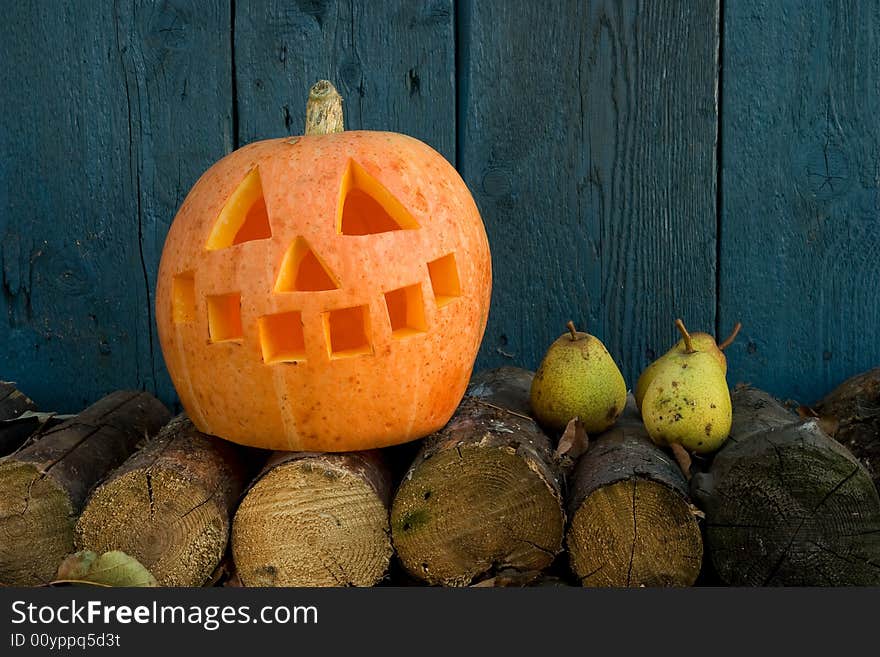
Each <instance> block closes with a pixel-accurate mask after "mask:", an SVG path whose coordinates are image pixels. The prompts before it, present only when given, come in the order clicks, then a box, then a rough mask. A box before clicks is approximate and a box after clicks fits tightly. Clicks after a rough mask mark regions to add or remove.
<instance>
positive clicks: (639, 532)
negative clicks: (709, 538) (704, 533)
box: [566, 478, 703, 587]
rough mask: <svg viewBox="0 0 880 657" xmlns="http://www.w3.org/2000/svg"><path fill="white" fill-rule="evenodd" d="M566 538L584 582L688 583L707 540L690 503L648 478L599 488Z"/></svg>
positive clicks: (697, 569) (694, 575) (577, 514)
mask: <svg viewBox="0 0 880 657" xmlns="http://www.w3.org/2000/svg"><path fill="white" fill-rule="evenodd" d="M566 540H567V544H568V550H569V555H570V559H571V565H572V569H573V570H574V572H575V574H576V575H577V576H578V579H579V580H580V582H581V584H583V585H584V586H600V587H609V586H632V587H638V586H690V585H691V584H693V583H694V581H696V579H697V576H698V575H699V573H700V565H701V563H702V556H703V542H702V538H701V536H700V527H699V524H698V523H697V519H696V517H695V516H694V514H693V512H692V510H691V506H690V504H688V502H687V500H686V499H685V498H684V497H683V496H682V495H681V494H680V493H678V492H676V491H674V490H672V489H670V488H669V487H668V486H665V485H664V484H661V483H659V482H656V481H651V480H648V479H638V478H634V479H628V480H622V481H618V482H616V483H614V484H611V485H610V486H605V487H603V488H599V489H597V490H595V491H594V492H593V493H592V494H590V495H589V497H587V498H586V500H585V501H584V502H583V504H582V505H581V506H580V508H579V509H578V510H577V511H576V512H575V513H574V517H573V518H572V522H571V527H570V528H569V531H568V535H567V539H566Z"/></svg>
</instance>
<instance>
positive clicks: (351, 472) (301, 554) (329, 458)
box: [232, 450, 392, 586]
mask: <svg viewBox="0 0 880 657" xmlns="http://www.w3.org/2000/svg"><path fill="white" fill-rule="evenodd" d="M390 497H391V479H390V474H389V472H388V470H387V467H386V465H385V463H384V462H383V459H382V456H381V454H380V452H378V451H375V450H374V451H368V452H350V453H347V454H346V453H339V454H323V453H309V452H302V453H287V452H277V453H276V454H275V455H273V457H272V458H271V459H270V460H269V463H268V464H267V465H266V467H265V468H264V470H263V473H262V475H261V476H260V477H259V478H258V479H257V481H256V482H255V483H254V484H253V486H251V488H250V490H249V491H248V492H247V494H246V495H245V497H244V499H243V500H242V502H241V505H240V506H239V508H238V511H237V512H236V514H235V520H234V521H233V525H232V555H233V559H234V561H235V565H236V568H237V570H238V576H239V577H240V579H241V582H242V584H243V585H244V586H372V585H373V584H376V583H377V582H378V581H379V580H381V579H382V578H383V577H384V576H385V573H386V571H387V570H388V564H389V562H390V560H391V555H392V549H391V541H390V538H389V534H390V532H389V529H388V504H389V501H390Z"/></svg>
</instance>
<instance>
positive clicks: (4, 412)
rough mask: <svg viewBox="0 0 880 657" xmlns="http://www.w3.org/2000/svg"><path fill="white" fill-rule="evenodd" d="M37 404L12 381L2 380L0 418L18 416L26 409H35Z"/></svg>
mask: <svg viewBox="0 0 880 657" xmlns="http://www.w3.org/2000/svg"><path fill="white" fill-rule="evenodd" d="M35 410H37V405H36V404H35V403H34V402H33V401H32V400H31V399H29V398H28V397H27V396H25V395H24V394H22V393H21V392H19V390H18V389H17V388H16V387H15V384H14V383H12V382H10V381H0V420H11V419H13V418H17V417H18V416H19V415H21V414H22V413H24V412H25V411H35Z"/></svg>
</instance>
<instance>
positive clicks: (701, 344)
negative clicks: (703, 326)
mask: <svg viewBox="0 0 880 657" xmlns="http://www.w3.org/2000/svg"><path fill="white" fill-rule="evenodd" d="M679 321H680V320H679ZM741 328H742V324H741V323H739V322H737V323H736V326H734V327H733V331H732V332H731V333H730V335H729V336H727V339H726V340H724V342H722V343H721V344H717V343H716V342H715V338H714V337H712V336H711V335H709V334H708V333H691V334H690V335H691V345H692V347H693V349H694V351H701V352H705V353H707V354H711V356H712V357H713V358H714V359H715V360H717V361H718V364H719V365H721V371H722V372H723V373H724V374H725V375H726V374H727V358H725V356H724V350H725V349H727V347H729V346H730V345H731V344H733V341H734V340H735V339H736V336H737V334H738V333H739V330H740V329H741ZM685 351H686V347H685V342H684V338H682V339H681V340H679V341H678V342H676V343H675V345H673V347H672V349H670V350H669V351H667V352H666V353H665V354H663V355H662V356H660V358H658V359H657V360H655V361H654V362H653V363H651V364H650V365H648V366H647V367H646V368H645V369H644V370H643V371H642V374H641V376H639V380H638V381H637V382H636V389H635V391H634V393H633V395H634V396H635V398H636V406H638V407H639V409H641V408H642V399H644V397H645V391H646V390H647V389H648V385H649V384H650V383H651V379H653V378H654V375H655V374H656V372H657V368H658V366H659V364H660V363H661V362H662V361H663V359H664V358H667V357H668V356H672V355H674V354H683V353H685Z"/></svg>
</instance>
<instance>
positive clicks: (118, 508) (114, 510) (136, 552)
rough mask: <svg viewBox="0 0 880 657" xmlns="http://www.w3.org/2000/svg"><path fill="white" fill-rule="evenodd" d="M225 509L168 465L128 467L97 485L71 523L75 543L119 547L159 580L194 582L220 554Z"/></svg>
mask: <svg viewBox="0 0 880 657" xmlns="http://www.w3.org/2000/svg"><path fill="white" fill-rule="evenodd" d="M228 530H229V528H228V520H227V519H226V510H225V509H222V508H221V507H220V505H219V504H218V502H217V501H215V500H213V499H211V498H208V499H207V500H206V499H205V491H204V489H203V488H202V486H201V485H200V484H199V483H198V482H193V481H192V480H190V479H189V478H187V477H185V476H181V475H180V474H179V473H175V472H172V471H168V470H154V471H152V472H148V471H135V472H128V473H126V474H124V475H122V476H121V477H119V478H117V479H114V480H113V481H111V482H109V483H108V484H106V485H104V486H102V487H101V488H100V489H98V490H97V491H96V493H95V494H94V495H93V496H92V498H91V499H90V500H89V504H88V506H87V507H86V509H85V511H84V512H83V515H82V516H81V517H80V520H79V522H78V523H77V527H76V534H77V535H76V543H77V546H78V548H79V549H86V550H92V551H94V552H96V553H98V554H101V553H103V552H108V551H111V550H122V551H123V552H125V553H126V554H130V555H131V556H133V557H135V558H136V559H138V561H140V562H141V563H142V564H144V566H146V567H147V568H148V569H149V570H150V572H152V573H153V575H154V576H155V577H156V580H157V581H158V582H159V583H160V584H161V585H163V586H200V585H201V584H202V583H203V582H204V581H205V579H207V577H208V576H209V575H210V574H211V572H212V571H213V570H214V568H215V566H216V565H217V563H219V561H220V560H221V559H222V557H223V551H224V549H225V547H226V535H227V532H228Z"/></svg>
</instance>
